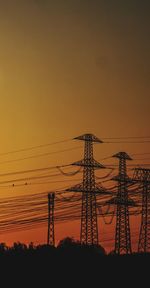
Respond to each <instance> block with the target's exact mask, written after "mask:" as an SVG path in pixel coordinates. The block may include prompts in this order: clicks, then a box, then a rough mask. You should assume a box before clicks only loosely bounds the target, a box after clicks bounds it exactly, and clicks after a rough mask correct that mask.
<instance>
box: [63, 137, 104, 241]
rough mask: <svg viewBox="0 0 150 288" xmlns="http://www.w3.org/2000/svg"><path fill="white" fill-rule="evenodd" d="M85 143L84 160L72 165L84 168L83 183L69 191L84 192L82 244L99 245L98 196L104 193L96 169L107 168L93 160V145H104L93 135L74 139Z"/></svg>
mask: <svg viewBox="0 0 150 288" xmlns="http://www.w3.org/2000/svg"><path fill="white" fill-rule="evenodd" d="M74 139H76V140H82V141H84V142H85V148H84V159H83V160H81V161H78V162H75V163H73V164H72V165H75V166H81V167H83V182H82V183H81V184H78V185H75V186H73V187H71V188H70V189H68V191H75V192H82V210H81V230H80V241H81V243H82V244H88V245H94V244H95V245H97V244H98V224H97V208H96V194H97V193H103V192H102V190H101V188H100V187H98V185H96V183H95V172H94V171H95V169H100V168H105V167H104V166H103V165H101V164H100V163H98V162H97V161H96V160H94V158H93V143H102V141H101V140H100V139H98V138H97V137H95V136H94V135H92V134H85V135H82V136H79V137H76V138H74Z"/></svg>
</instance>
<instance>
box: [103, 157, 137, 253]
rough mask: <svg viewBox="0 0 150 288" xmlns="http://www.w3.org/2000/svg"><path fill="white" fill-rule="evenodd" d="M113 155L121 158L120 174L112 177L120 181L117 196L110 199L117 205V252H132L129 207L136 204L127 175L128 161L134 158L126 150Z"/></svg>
mask: <svg viewBox="0 0 150 288" xmlns="http://www.w3.org/2000/svg"><path fill="white" fill-rule="evenodd" d="M113 157H115V158H118V159H119V174H118V175H117V176H115V177H113V178H112V180H115V181H118V192H117V196H116V197H113V198H112V199H111V200H109V201H108V203H110V204H114V205H117V215H116V234H115V253H116V254H124V253H125V254H130V253H131V236H130V223H129V209H128V207H129V206H134V202H133V200H130V199H129V197H128V189H127V183H129V182H130V181H131V180H130V178H129V177H128V176H127V171H126V161H127V160H132V159H131V158H130V157H129V155H128V154H127V153H125V152H119V153H117V154H115V155H114V156H113Z"/></svg>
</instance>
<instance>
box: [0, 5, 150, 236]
mask: <svg viewBox="0 0 150 288" xmlns="http://www.w3.org/2000/svg"><path fill="white" fill-rule="evenodd" d="M149 35H150V2H149V1H147V0H143V1H142V0H55V1H51V0H0V100H1V101H0V120H1V121H0V131H1V145H0V146H1V152H7V151H11V150H14V149H20V148H26V147H30V146H34V145H38V144H45V143H49V142H54V141H59V140H63V139H68V138H73V137H75V136H78V135H80V134H83V133H86V132H91V133H93V134H96V135H97V136H98V137H100V138H103V137H115V136H120V137H121V136H145V135H149V126H148V123H149V120H150V116H149V115H150V114H149V110H150V52H149V51H150V37H149ZM73 144H74V143H73ZM73 144H72V145H73ZM67 145H68V144H67ZM67 145H66V144H65V145H63V147H62V146H61V147H53V148H51V147H50V148H49V150H48V149H47V150H46V152H47V151H55V150H57V149H59V148H63V149H65V148H69V147H70V146H67ZM79 145H80V144H79ZM56 148H57V149H56ZM118 150H126V151H127V152H129V153H134V152H143V150H144V152H145V151H148V152H149V144H147V145H143V144H138V145H135V144H134V145H127V144H126V145H120V144H118V145H113V146H111V147H110V146H109V147H108V145H105V144H104V146H103V148H101V150H100V149H99V150H98V151H99V152H97V158H98V157H99V158H102V157H103V156H107V155H111V154H113V153H115V152H117V151H118ZM44 151H45V150H44ZM38 152H41V151H38ZM98 153H99V154H98ZM32 154H33V151H32V153H30V155H32ZM26 155H29V153H28V154H27V153H26ZM26 155H25V154H20V155H13V156H12V158H11V159H15V158H18V156H19V157H23V156H26ZM81 157H82V155H81V153H80V151H76V152H75V153H73V152H72V153H68V154H65V155H60V156H58V155H55V156H53V157H52V156H51V157H47V158H44V159H43V158H40V159H30V160H29V161H22V162H19V163H17V162H16V163H13V164H12V163H11V164H3V165H1V166H0V168H1V171H2V172H9V171H16V170H23V169H30V168H39V167H45V166H48V165H51V164H52V165H53V164H60V162H62V163H63V162H64V161H65V162H69V163H70V162H71V161H74V160H78V159H80V158H81ZM9 159H10V155H9V156H5V157H4V156H1V162H2V161H5V160H9ZM44 188H47V189H49V188H51V187H49V186H47V187H44ZM40 189H41V188H40ZM32 190H33V188H32ZM36 191H37V190H36ZM13 193H14V195H16V194H17V195H19V193H20V191H19V190H15V191H13ZM10 194H11V195H12V191H11V192H10V190H9V189H8V191H7V189H6V190H5V191H2V192H1V195H2V196H3V195H5V196H7V195H10ZM62 229H63V228H62ZM31 234H32V233H31ZM17 235H18V234H17ZM32 236H33V235H32ZM9 237H12V239H13V240H14V239H16V238H15V237H18V236H10V235H9V236H6V240H7V239H8V240H9V239H10V238H9ZM13 237H14V238H13ZM23 237H25V236H23ZM27 238H28V237H27ZM33 238H34V237H33ZM24 239H25V238H24ZM39 239H43V238H40V237H39ZM3 240H4V239H3ZM31 240H32V239H31Z"/></svg>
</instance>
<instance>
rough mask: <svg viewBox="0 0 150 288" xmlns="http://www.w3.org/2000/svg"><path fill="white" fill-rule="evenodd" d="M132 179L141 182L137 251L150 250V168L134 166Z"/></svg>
mask: <svg viewBox="0 0 150 288" xmlns="http://www.w3.org/2000/svg"><path fill="white" fill-rule="evenodd" d="M133 179H134V180H136V181H137V182H140V183H141V184H142V219H141V227H140V235H139V243H138V252H145V253H146V252H150V169H145V168H136V169H135V172H134V177H133Z"/></svg>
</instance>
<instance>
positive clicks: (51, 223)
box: [47, 193, 55, 246]
mask: <svg viewBox="0 0 150 288" xmlns="http://www.w3.org/2000/svg"><path fill="white" fill-rule="evenodd" d="M54 199H55V193H49V194H48V233H47V244H48V245H52V246H55V234H54Z"/></svg>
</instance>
